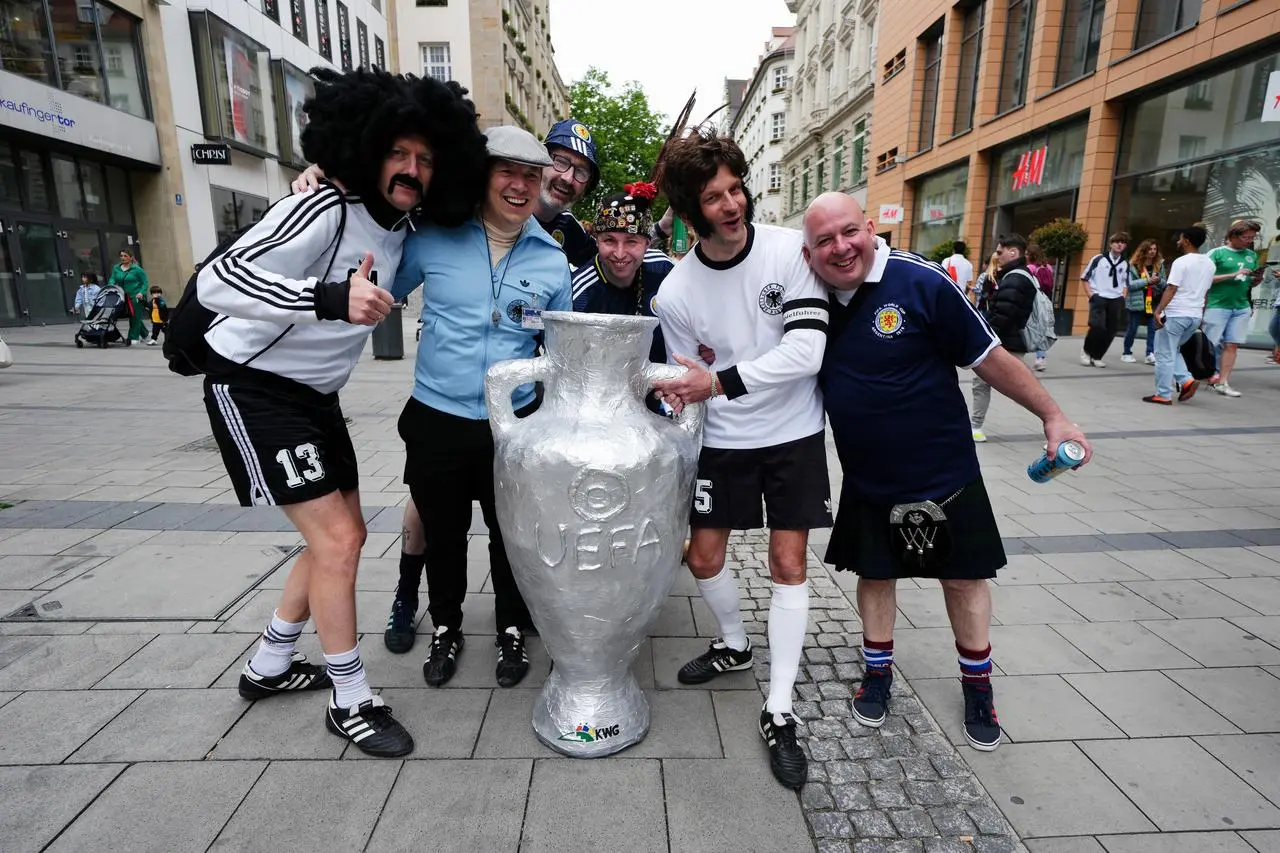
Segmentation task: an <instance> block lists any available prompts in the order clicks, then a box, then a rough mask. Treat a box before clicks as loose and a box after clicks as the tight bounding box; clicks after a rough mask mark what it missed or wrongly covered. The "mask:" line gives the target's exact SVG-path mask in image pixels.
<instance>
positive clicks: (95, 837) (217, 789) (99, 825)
mask: <svg viewBox="0 0 1280 853" xmlns="http://www.w3.org/2000/svg"><path fill="white" fill-rule="evenodd" d="M265 766H266V765H265V764H264V763H262V762H256V761H210V762H199V761H176V762H164V763H159V764H135V765H133V766H132V767H130V768H129V769H128V770H126V771H125V772H124V773H122V774H121V775H120V777H119V778H118V779H116V780H115V782H114V783H112V785H111V787H110V788H108V789H107V790H106V791H105V792H104V793H103V794H102V795H101V796H99V797H98V798H97V799H96V800H94V802H93V805H91V806H89V808H88V809H86V810H85V811H84V813H83V814H81V815H80V816H79V817H78V818H76V820H75V822H74V823H72V824H71V826H69V827H68V828H67V830H66V832H64V833H63V834H62V835H61V836H59V837H58V840H57V841H55V842H54V843H53V844H52V845H51V846H50V847H49V848H48V849H49V850H50V851H66V853H80V851H84V850H121V851H123V850H128V851H135V850H137V851H144V850H147V851H151V850H154V851H176V850H205V849H207V848H208V847H209V845H210V844H211V843H212V842H213V840H214V838H216V837H217V835H218V832H219V831H220V830H221V829H222V827H223V826H224V825H225V824H226V822H227V819H228V818H229V817H231V814H232V813H233V812H234V811H235V809H236V807H237V806H238V805H239V804H240V801H241V800H242V799H244V796H245V794H247V793H248V792H249V789H250V788H251V787H252V786H253V783H254V781H255V780H257V778H258V777H259V776H260V775H261V774H262V771H263V768H264V767H265ZM179 816H180V819H178V818H179Z"/></svg>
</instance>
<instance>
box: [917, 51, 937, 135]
mask: <svg viewBox="0 0 1280 853" xmlns="http://www.w3.org/2000/svg"><path fill="white" fill-rule="evenodd" d="M920 49H921V60H922V66H921V73H920V79H921V86H920V131H919V135H918V136H917V138H916V150H917V151H927V150H929V149H930V148H932V147H933V126H934V124H935V119H937V117H938V76H939V74H940V73H941V70H942V28H941V27H934V28H933V30H932V31H930V32H929V33H926V34H925V37H924V38H923V39H921V41H920Z"/></svg>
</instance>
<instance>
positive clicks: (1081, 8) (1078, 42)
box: [1053, 0, 1107, 86]
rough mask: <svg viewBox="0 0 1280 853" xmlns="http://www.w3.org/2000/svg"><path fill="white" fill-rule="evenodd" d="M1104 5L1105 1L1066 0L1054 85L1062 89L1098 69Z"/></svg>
mask: <svg viewBox="0 0 1280 853" xmlns="http://www.w3.org/2000/svg"><path fill="white" fill-rule="evenodd" d="M1106 5H1107V4H1106V0H1066V4H1065V5H1064V6H1063V9H1062V38H1061V40H1060V41H1059V42H1058V68H1057V73H1056V74H1055V75H1054V81H1053V84H1054V86H1065V85H1066V84H1068V83H1070V82H1071V81H1073V80H1078V79H1080V78H1081V77H1084V76H1086V75H1088V74H1092V73H1093V72H1094V70H1095V69H1096V68H1097V67H1098V43H1099V42H1100V41H1101V39H1102V13H1103V12H1104V11H1105V9H1106Z"/></svg>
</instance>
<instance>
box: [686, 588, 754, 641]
mask: <svg viewBox="0 0 1280 853" xmlns="http://www.w3.org/2000/svg"><path fill="white" fill-rule="evenodd" d="M695 580H696V581H697V582H698V592H700V593H702V600H703V601H705V602H706V603H707V607H708V608H709V609H710V610H711V615H712V616H714V617H716V624H717V625H719V626H720V636H721V637H723V638H724V641H725V643H727V644H728V646H729V648H731V649H733V650H734V651H736V652H740V651H742V650H743V649H745V648H746V647H747V632H746V629H745V628H743V627H742V604H741V602H740V601H739V592H738V578H737V576H735V575H734V573H733V572H731V571H729V570H728V569H721V570H720V574H718V575H716V576H715V577H713V578H708V579H707V580H703V579H702V578H695Z"/></svg>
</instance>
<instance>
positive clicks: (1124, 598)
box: [1041, 583, 1171, 622]
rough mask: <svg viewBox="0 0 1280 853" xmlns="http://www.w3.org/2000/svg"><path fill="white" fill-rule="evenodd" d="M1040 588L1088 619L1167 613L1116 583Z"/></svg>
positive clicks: (1163, 616)
mask: <svg viewBox="0 0 1280 853" xmlns="http://www.w3.org/2000/svg"><path fill="white" fill-rule="evenodd" d="M1041 589H1043V590H1045V591H1046V592H1048V593H1050V594H1051V595H1053V597H1054V598H1057V599H1058V600H1059V601H1061V602H1062V603H1063V604H1065V605H1067V606H1068V607H1070V608H1071V609H1072V610H1074V611H1076V612H1077V613H1079V614H1080V615H1081V616H1083V617H1085V618H1086V619H1088V620H1089V621H1090V622H1129V621H1132V620H1135V619H1167V618H1169V616H1170V615H1171V614H1170V613H1168V612H1167V611H1165V610H1161V609H1160V608H1159V607H1157V606H1156V605H1154V604H1152V603H1151V602H1150V601H1148V600H1147V599H1145V598H1143V597H1142V596H1140V595H1138V594H1137V593H1136V592H1133V591H1132V590H1130V589H1128V588H1127V587H1125V586H1124V585H1123V584H1119V583H1072V584H1046V585H1044V586H1043V587H1041Z"/></svg>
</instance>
